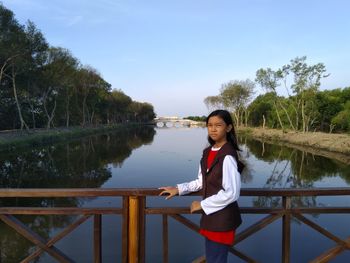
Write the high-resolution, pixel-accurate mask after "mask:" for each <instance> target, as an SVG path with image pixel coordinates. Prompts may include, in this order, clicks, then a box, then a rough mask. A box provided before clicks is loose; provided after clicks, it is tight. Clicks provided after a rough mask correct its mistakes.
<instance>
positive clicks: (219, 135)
mask: <svg viewBox="0 0 350 263" xmlns="http://www.w3.org/2000/svg"><path fill="white" fill-rule="evenodd" d="M207 128H208V135H209V137H210V138H212V139H213V140H214V141H215V144H217V145H218V146H221V145H223V144H224V143H226V141H227V140H226V133H227V132H229V131H231V129H232V125H227V124H226V123H225V122H224V120H223V119H221V118H220V117H219V116H212V117H210V118H209V120H208V124H207Z"/></svg>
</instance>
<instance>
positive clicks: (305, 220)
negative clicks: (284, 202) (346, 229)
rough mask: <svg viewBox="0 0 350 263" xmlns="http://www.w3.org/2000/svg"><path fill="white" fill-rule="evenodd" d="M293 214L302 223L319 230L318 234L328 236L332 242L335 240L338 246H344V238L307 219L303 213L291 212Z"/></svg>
mask: <svg viewBox="0 0 350 263" xmlns="http://www.w3.org/2000/svg"><path fill="white" fill-rule="evenodd" d="M293 216H294V217H295V218H297V219H299V220H300V221H301V222H303V223H304V224H306V225H308V226H309V227H311V228H313V229H315V230H316V231H317V232H319V233H320V234H322V235H324V236H326V237H328V238H329V239H331V240H333V241H334V242H336V243H337V244H338V245H340V246H346V245H347V244H346V242H345V241H344V240H342V239H341V238H339V237H337V236H335V235H333V234H332V233H330V232H329V231H327V230H326V229H324V228H323V227H321V226H319V225H317V224H316V223H314V222H312V221H311V220H309V219H307V218H306V217H304V216H303V215H300V214H293Z"/></svg>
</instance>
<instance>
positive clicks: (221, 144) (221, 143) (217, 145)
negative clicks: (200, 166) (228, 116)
mask: <svg viewBox="0 0 350 263" xmlns="http://www.w3.org/2000/svg"><path fill="white" fill-rule="evenodd" d="M225 143H227V140H223V141H220V142H215V144H214V145H213V147H214V148H221V147H222V146H223V145H224V144H225Z"/></svg>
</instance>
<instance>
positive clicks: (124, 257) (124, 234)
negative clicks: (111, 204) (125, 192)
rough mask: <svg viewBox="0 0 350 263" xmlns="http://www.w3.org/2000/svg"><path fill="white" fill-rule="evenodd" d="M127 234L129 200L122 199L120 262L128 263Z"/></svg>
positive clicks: (126, 198)
mask: <svg viewBox="0 0 350 263" xmlns="http://www.w3.org/2000/svg"><path fill="white" fill-rule="evenodd" d="M128 232H129V198H128V197H126V196H124V197H123V219H122V262H123V263H128V243H129V238H128Z"/></svg>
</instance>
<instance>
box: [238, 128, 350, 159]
mask: <svg viewBox="0 0 350 263" xmlns="http://www.w3.org/2000/svg"><path fill="white" fill-rule="evenodd" d="M237 133H240V134H246V135H248V136H250V137H252V138H254V139H257V140H259V141H262V142H271V143H277V144H282V145H286V146H289V147H293V148H297V149H299V150H303V151H307V152H310V153H312V154H316V155H322V156H325V157H330V158H333V159H337V160H339V161H342V162H345V163H347V164H350V135H349V134H333V133H322V132H308V133H302V132H295V131H288V132H283V131H282V130H275V129H266V128H265V129H263V128H244V127H242V128H238V129H237Z"/></svg>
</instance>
